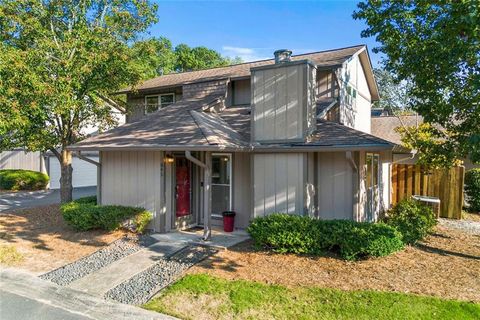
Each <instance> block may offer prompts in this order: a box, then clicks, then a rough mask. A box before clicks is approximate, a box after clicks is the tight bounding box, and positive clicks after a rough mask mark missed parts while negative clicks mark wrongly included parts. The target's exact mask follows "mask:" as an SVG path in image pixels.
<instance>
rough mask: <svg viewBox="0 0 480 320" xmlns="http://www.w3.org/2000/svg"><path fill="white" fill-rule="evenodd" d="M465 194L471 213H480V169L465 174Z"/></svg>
mask: <svg viewBox="0 0 480 320" xmlns="http://www.w3.org/2000/svg"><path fill="white" fill-rule="evenodd" d="M465 194H466V195H467V201H468V205H469V209H470V211H472V212H479V213H480V168H476V169H471V170H468V171H467V172H466V173H465Z"/></svg>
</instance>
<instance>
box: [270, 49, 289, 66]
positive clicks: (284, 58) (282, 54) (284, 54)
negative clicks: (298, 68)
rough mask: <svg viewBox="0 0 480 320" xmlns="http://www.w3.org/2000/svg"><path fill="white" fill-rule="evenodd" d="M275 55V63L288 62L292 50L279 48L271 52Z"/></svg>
mask: <svg viewBox="0 0 480 320" xmlns="http://www.w3.org/2000/svg"><path fill="white" fill-rule="evenodd" d="M273 54H274V55H275V63H284V62H290V61H291V57H292V51H291V50H288V49H280V50H277V51H275V52H274V53H273Z"/></svg>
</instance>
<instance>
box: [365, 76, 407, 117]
mask: <svg viewBox="0 0 480 320" xmlns="http://www.w3.org/2000/svg"><path fill="white" fill-rule="evenodd" d="M373 73H374V75H375V78H376V80H377V84H378V90H379V93H380V101H378V102H376V104H375V107H377V108H382V109H384V110H387V111H389V112H391V113H392V114H394V115H397V114H407V113H410V112H411V110H409V108H408V107H409V95H408V90H409V89H410V87H411V83H410V82H408V81H398V80H397V78H396V77H395V75H394V74H392V73H391V72H389V71H387V70H385V69H382V68H375V69H373Z"/></svg>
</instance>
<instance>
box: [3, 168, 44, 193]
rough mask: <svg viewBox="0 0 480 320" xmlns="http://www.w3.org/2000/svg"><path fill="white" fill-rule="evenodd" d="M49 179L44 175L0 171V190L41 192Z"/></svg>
mask: <svg viewBox="0 0 480 320" xmlns="http://www.w3.org/2000/svg"><path fill="white" fill-rule="evenodd" d="M49 180H50V178H49V177H48V175H46V174H45V173H41V172H37V171H30V170H17V169H5V170H0V189H5V190H14V191H16V190H43V189H45V188H46V187H47V184H48V181H49Z"/></svg>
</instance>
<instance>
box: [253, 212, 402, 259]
mask: <svg viewBox="0 0 480 320" xmlns="http://www.w3.org/2000/svg"><path fill="white" fill-rule="evenodd" d="M247 231H248V233H249V234H250V236H251V237H252V239H253V240H254V242H255V245H256V246H257V247H261V248H264V249H267V250H272V251H274V252H278V253H297V254H311V255H318V254H321V253H322V252H325V251H332V252H336V253H338V254H339V255H340V256H341V257H342V258H344V259H346V260H358V259H361V258H364V257H383V256H386V255H389V254H391V253H393V252H395V251H399V250H401V249H403V247H404V244H403V242H402V235H401V234H400V232H398V231H397V230H396V229H395V228H394V227H392V226H389V225H387V224H385V223H375V224H373V223H367V222H355V221H349V220H328V221H327V220H318V219H313V218H310V217H306V216H298V215H288V214H272V215H269V216H266V217H258V218H255V219H254V220H253V221H252V223H251V224H250V226H249V227H248V229H247Z"/></svg>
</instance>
